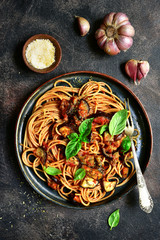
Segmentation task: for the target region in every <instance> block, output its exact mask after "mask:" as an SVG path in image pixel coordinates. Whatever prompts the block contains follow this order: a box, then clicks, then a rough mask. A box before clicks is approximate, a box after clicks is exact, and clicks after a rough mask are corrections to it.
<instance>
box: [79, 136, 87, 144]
mask: <svg viewBox="0 0 160 240" xmlns="http://www.w3.org/2000/svg"><path fill="white" fill-rule="evenodd" d="M80 140H81V142H86V143H89V140H88V138H87V137H86V136H84V135H82V136H81V135H80Z"/></svg>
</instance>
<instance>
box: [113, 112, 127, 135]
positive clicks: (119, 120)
mask: <svg viewBox="0 0 160 240" xmlns="http://www.w3.org/2000/svg"><path fill="white" fill-rule="evenodd" d="M127 116H128V112H127V109H123V110H120V111H119V112H116V113H115V114H114V115H113V117H112V119H111V121H110V123H109V133H110V134H111V136H114V135H118V134H120V133H122V132H123V130H124V129H125V127H126V121H127Z"/></svg>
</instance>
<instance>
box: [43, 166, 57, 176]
mask: <svg viewBox="0 0 160 240" xmlns="http://www.w3.org/2000/svg"><path fill="white" fill-rule="evenodd" d="M43 170H44V171H45V172H46V173H47V174H49V175H52V176H55V175H58V174H60V173H61V170H59V169H58V168H55V167H47V168H46V167H43Z"/></svg>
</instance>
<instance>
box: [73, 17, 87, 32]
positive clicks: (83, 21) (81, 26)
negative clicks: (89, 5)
mask: <svg viewBox="0 0 160 240" xmlns="http://www.w3.org/2000/svg"><path fill="white" fill-rule="evenodd" d="M75 17H76V18H77V21H78V26H79V30H80V35H81V36H82V37H83V36H85V35H86V34H87V33H88V32H89V30H90V24H89V22H88V20H87V19H85V18H83V17H79V16H75Z"/></svg>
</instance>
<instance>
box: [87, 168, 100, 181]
mask: <svg viewBox="0 0 160 240" xmlns="http://www.w3.org/2000/svg"><path fill="white" fill-rule="evenodd" d="M87 175H88V176H89V177H91V178H93V179H95V180H100V179H102V178H103V173H102V171H100V170H98V169H96V168H90V170H89V171H87Z"/></svg>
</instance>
